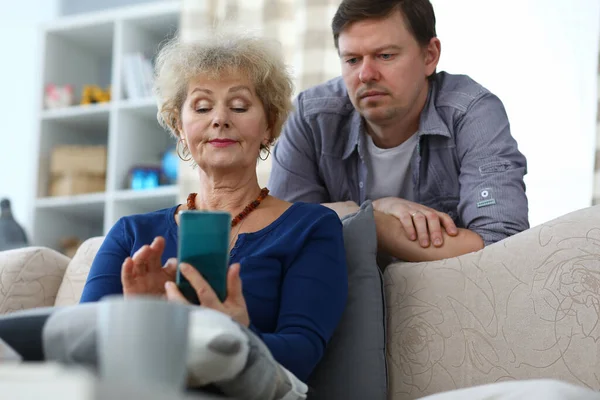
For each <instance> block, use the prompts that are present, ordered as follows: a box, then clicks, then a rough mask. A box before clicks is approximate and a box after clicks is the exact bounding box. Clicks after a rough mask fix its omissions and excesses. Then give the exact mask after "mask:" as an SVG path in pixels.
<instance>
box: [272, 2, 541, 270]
mask: <svg viewBox="0 0 600 400" xmlns="http://www.w3.org/2000/svg"><path fill="white" fill-rule="evenodd" d="M332 29H333V37H334V42H335V46H336V48H337V50H338V53H339V57H340V62H341V66H342V67H341V68H342V76H341V77H340V78H336V79H333V80H331V81H329V82H327V83H324V84H322V85H319V86H316V87H314V88H311V89H309V90H306V91H304V92H303V93H301V94H300V95H299V96H298V98H297V99H296V104H295V106H296V110H295V112H294V114H292V116H291V117H290V118H289V120H288V121H287V123H286V126H285V129H284V131H283V134H282V136H281V139H280V140H279V142H278V144H277V146H276V147H275V149H274V152H273V153H274V159H273V166H272V171H271V177H270V182H269V188H270V189H271V193H273V194H274V195H275V196H278V197H280V198H283V199H285V200H288V201H305V202H319V203H324V204H326V205H327V206H329V207H331V208H333V209H334V210H336V211H337V212H338V214H339V215H345V214H347V213H350V212H353V211H355V210H356V209H357V208H358V204H361V203H363V202H364V201H366V200H372V201H373V207H374V209H375V220H376V225H377V236H378V243H379V247H380V250H381V251H383V252H385V253H387V254H389V255H392V256H394V257H396V258H399V259H403V260H408V261H422V260H436V259H442V258H449V257H454V256H458V255H461V254H465V253H469V252H473V251H477V250H480V249H481V248H483V246H484V245H486V244H491V243H494V242H497V241H499V240H502V239H504V238H506V237H508V236H510V235H513V234H515V233H518V232H520V231H523V230H525V229H527V228H529V222H528V217H527V215H528V206H527V198H526V195H525V184H524V182H523V177H524V175H525V173H526V168H527V165H526V159H525V157H524V156H523V155H522V154H521V153H520V152H519V150H518V147H517V143H516V141H515V140H514V139H513V137H512V136H511V133H510V128H509V123H508V118H507V115H506V112H505V110H504V107H503V105H502V103H501V101H500V100H499V99H498V98H497V97H496V96H495V95H493V94H492V93H490V92H489V91H488V90H486V89H485V88H484V87H482V86H481V85H479V84H478V83H476V82H474V81H473V80H472V79H470V78H469V77H467V76H463V75H450V74H448V73H445V72H440V73H436V67H437V64H438V61H439V58H440V51H441V45H440V41H439V39H438V38H437V37H436V32H435V14H434V11H433V7H432V5H431V3H430V2H429V0H344V1H342V3H341V5H340V6H339V8H338V10H337V12H336V14H335V16H334V18H333V21H332Z"/></svg>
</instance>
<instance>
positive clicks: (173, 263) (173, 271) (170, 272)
mask: <svg viewBox="0 0 600 400" xmlns="http://www.w3.org/2000/svg"><path fill="white" fill-rule="evenodd" d="M163 272H164V273H165V274H167V276H168V277H169V279H175V276H176V275H177V259H176V258H174V257H171V258H169V259H168V260H167V262H166V263H165V265H164V266H163Z"/></svg>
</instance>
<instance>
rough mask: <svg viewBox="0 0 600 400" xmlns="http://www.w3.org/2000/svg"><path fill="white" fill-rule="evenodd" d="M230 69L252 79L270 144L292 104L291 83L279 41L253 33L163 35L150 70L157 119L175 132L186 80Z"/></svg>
mask: <svg viewBox="0 0 600 400" xmlns="http://www.w3.org/2000/svg"><path fill="white" fill-rule="evenodd" d="M232 73H233V74H236V73H241V74H246V76H247V77H248V79H249V80H250V81H251V82H252V83H253V85H254V88H255V90H256V94H257V96H258V98H259V99H260V101H261V102H262V105H263V107H264V109H265V114H266V119H267V124H268V127H269V129H270V130H271V144H273V143H274V142H275V140H276V139H277V138H278V137H279V135H280V134H281V129H282V127H283V123H284V122H285V120H286V118H287V117H288V114H289V113H290V111H291V110H292V94H293V91H294V84H293V81H292V77H291V74H290V73H289V72H288V69H287V67H286V65H285V63H284V61H283V57H282V56H281V49H280V47H279V46H278V43H277V42H275V41H273V40H269V39H266V38H261V37H257V36H252V35H244V34H231V33H221V34H216V33H213V34H211V35H210V36H209V37H205V38H204V39H202V40H201V41H196V42H183V41H181V40H179V38H177V37H175V38H173V39H170V40H169V41H167V42H166V43H165V44H164V45H163V46H162V47H161V49H160V51H159V53H158V55H157V59H156V66H155V76H154V78H155V79H154V94H155V95H156V98H157V101H158V114H157V118H158V122H159V123H160V125H161V126H162V127H163V128H165V129H167V130H168V131H169V132H170V133H171V134H172V135H173V136H174V137H175V138H179V137H180V132H179V129H178V126H179V123H180V115H181V109H182V107H183V103H184V102H185V100H186V97H187V89H188V84H189V82H190V81H191V80H192V79H194V78H195V77H197V76H199V75H205V76H208V77H209V78H214V79H218V78H219V77H222V76H224V75H228V74H232Z"/></svg>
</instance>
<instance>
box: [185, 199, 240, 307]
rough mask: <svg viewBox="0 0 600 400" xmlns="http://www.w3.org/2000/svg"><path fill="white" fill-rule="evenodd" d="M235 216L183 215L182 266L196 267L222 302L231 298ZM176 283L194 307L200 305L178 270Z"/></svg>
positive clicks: (196, 213)
mask: <svg viewBox="0 0 600 400" xmlns="http://www.w3.org/2000/svg"><path fill="white" fill-rule="evenodd" d="M230 230H231V214H229V213H227V212H220V211H196V210H194V211H188V210H186V211H182V212H180V213H179V243H178V249H177V253H178V254H177V258H178V261H179V263H178V265H179V264H181V263H182V262H185V263H188V264H190V265H191V266H193V267H194V268H195V269H196V270H198V272H200V274H202V277H203V278H204V279H205V280H206V281H207V282H208V284H209V285H210V286H211V287H212V288H213V290H214V291H215V293H216V294H217V296H218V297H219V299H220V300H221V301H224V300H225V298H226V297H227V269H228V266H229V232H230ZM176 283H177V286H178V287H179V290H180V291H181V293H182V294H183V295H184V296H185V297H186V298H187V299H188V301H190V302H191V303H193V304H199V300H198V296H197V295H196V291H195V289H194V288H193V287H192V286H191V285H190V283H189V282H188V281H187V279H186V278H185V277H184V276H183V274H181V272H180V270H179V266H178V267H177V277H176Z"/></svg>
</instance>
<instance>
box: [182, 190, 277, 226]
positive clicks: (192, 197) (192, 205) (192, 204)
mask: <svg viewBox="0 0 600 400" xmlns="http://www.w3.org/2000/svg"><path fill="white" fill-rule="evenodd" d="M197 195H198V193H190V194H189V195H188V197H187V208H188V210H195V209H196V196H197ZM268 195H269V189H267V188H262V189H261V191H260V194H259V195H258V197H257V198H256V200H254V201H252V202H251V203H250V204H248V205H247V206H246V207H245V208H244V210H242V212H241V213H239V214H238V215H236V216H235V217H234V218H233V219H232V220H231V227H232V228H233V227H234V226H236V225H237V224H239V223H240V221H241V220H243V219H244V218H246V217H247V216H248V214H250V213H251V212H252V211H254V210H255V209H256V207H258V206H259V205H260V203H261V202H262V201H263V200H264V199H265V198H266V197H267V196H268Z"/></svg>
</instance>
